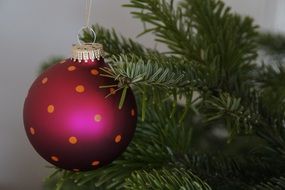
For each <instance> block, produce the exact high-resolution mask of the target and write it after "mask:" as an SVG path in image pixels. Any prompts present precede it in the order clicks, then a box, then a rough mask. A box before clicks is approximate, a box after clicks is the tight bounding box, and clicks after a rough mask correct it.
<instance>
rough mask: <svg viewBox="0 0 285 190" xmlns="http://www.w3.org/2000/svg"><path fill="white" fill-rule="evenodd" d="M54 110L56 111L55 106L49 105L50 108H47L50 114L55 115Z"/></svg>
mask: <svg viewBox="0 0 285 190" xmlns="http://www.w3.org/2000/svg"><path fill="white" fill-rule="evenodd" d="M54 110H55V108H54V105H49V106H48V107H47V111H48V113H53V112H54Z"/></svg>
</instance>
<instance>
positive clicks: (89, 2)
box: [85, 0, 92, 27]
mask: <svg viewBox="0 0 285 190" xmlns="http://www.w3.org/2000/svg"><path fill="white" fill-rule="evenodd" d="M91 10H92V0H86V20H85V21H86V27H90V16H91Z"/></svg>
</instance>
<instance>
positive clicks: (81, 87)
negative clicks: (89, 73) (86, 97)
mask: <svg viewBox="0 0 285 190" xmlns="http://www.w3.org/2000/svg"><path fill="white" fill-rule="evenodd" d="M75 91H76V92H78V93H83V92H84V91H85V88H84V86H83V85H78V86H76V88H75Z"/></svg>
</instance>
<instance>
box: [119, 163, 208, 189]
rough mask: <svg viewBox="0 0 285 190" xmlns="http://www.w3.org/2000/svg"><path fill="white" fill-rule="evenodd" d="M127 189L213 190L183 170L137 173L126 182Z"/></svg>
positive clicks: (166, 169)
mask: <svg viewBox="0 0 285 190" xmlns="http://www.w3.org/2000/svg"><path fill="white" fill-rule="evenodd" d="M125 187H126V188H127V189H153V190H156V189H169V190H177V189H181V190H182V189H185V190H186V189H189V190H190V189H191V190H211V188H210V186H208V184H207V183H206V182H204V181H203V180H201V179H200V178H199V177H198V176H196V175H194V174H193V173H192V172H191V171H189V170H188V171H187V170H185V169H183V168H164V169H159V170H151V171H144V170H142V171H137V172H134V173H132V175H131V177H130V178H129V179H127V180H126V185H125Z"/></svg>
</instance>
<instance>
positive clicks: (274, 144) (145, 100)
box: [44, 0, 285, 190]
mask: <svg viewBox="0 0 285 190" xmlns="http://www.w3.org/2000/svg"><path fill="white" fill-rule="evenodd" d="M124 6H125V7H128V8H131V9H132V10H133V12H132V14H133V16H134V17H135V18H137V19H138V20H139V21H141V22H142V23H143V24H144V26H145V30H144V31H143V32H142V33H141V34H140V35H144V34H145V33H153V34H154V35H155V40H156V41H157V42H158V43H162V44H165V45H166V46H167V47H168V50H169V51H168V52H159V51H157V50H155V49H149V48H145V47H144V46H142V45H141V44H139V43H137V42H135V41H133V40H132V39H128V38H125V37H123V36H120V35H118V34H117V33H116V32H115V30H108V29H105V28H103V27H101V26H99V25H94V26H93V29H94V30H95V31H96V33H97V39H98V40H97V41H98V42H99V43H101V44H104V49H105V51H106V52H107V56H106V58H107V60H108V62H109V64H110V70H109V72H110V77H111V78H114V79H116V80H118V81H119V82H120V83H121V84H122V85H123V86H125V87H126V88H128V87H130V88H132V90H133V91H134V92H135V95H136V99H137V102H138V110H139V114H138V115H139V122H138V125H137V131H136V134H135V137H134V139H133V141H132V142H131V144H130V145H129V147H128V148H127V150H126V151H125V152H124V153H123V155H122V156H121V157H119V158H118V159H117V160H115V161H114V162H112V163H111V164H110V165H108V166H104V167H102V168H99V169H97V170H94V171H89V172H70V171H65V170H61V169H55V172H54V174H52V175H51V176H50V177H49V178H48V179H47V183H46V188H47V189H56V190H73V189H143V190H145V189H152V190H158V189H162V190H165V189H170V190H178V189H181V190H182V189H183V190H190V189H192V190H210V189H217V190H234V189H237V190H248V189H252V190H263V189H264V190H265V189H266V190H269V189H274V190H278V189H280V190H281V189H285V164H284V163H285V133H284V132H285V129H284V122H285V115H284V113H285V105H284V100H285V82H284V81H285V67H284V65H283V64H282V63H281V61H276V60H275V61H272V62H270V64H267V63H260V61H258V60H257V57H258V51H259V50H260V49H261V46H260V44H262V45H264V44H268V43H267V42H268V41H270V42H271V41H272V40H270V37H267V36H262V37H261V36H260V35H259V31H258V27H257V26H256V25H255V24H254V22H253V20H252V19H251V18H249V17H242V16H240V15H237V14H234V13H233V11H231V9H230V8H229V7H227V6H226V5H225V4H224V3H223V2H222V1H220V0H181V1H179V2H178V3H174V2H173V0H130V3H129V4H127V5H124ZM92 38H93V36H92V34H91V33H89V32H88V31H85V33H84V35H83V36H82V40H83V41H85V42H90V41H93V39H92ZM268 39H269V40H268ZM272 46H274V45H272ZM272 49H274V47H273V48H272ZM277 50H280V48H279V49H278V47H277ZM53 62H54V61H53ZM46 67H47V65H45V67H44V68H46ZM122 91H123V90H122ZM122 94H123V93H122ZM122 98H124V97H122ZM125 101H127V100H125Z"/></svg>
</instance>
